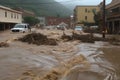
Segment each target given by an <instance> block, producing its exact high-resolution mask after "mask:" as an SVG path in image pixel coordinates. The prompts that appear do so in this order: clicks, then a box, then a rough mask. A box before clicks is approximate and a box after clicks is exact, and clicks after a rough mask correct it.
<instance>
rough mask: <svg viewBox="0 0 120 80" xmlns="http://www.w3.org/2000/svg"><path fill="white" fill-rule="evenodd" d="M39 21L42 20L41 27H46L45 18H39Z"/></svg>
mask: <svg viewBox="0 0 120 80" xmlns="http://www.w3.org/2000/svg"><path fill="white" fill-rule="evenodd" d="M38 19H39V20H40V23H39V25H40V27H44V26H45V25H46V20H45V17H38Z"/></svg>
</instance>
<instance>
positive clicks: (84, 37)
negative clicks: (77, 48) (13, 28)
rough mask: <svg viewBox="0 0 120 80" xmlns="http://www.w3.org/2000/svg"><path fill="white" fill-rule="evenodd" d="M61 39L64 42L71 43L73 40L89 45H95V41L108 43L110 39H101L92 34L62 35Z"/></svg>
mask: <svg viewBox="0 0 120 80" xmlns="http://www.w3.org/2000/svg"><path fill="white" fill-rule="evenodd" d="M61 39H63V40H64V41H71V40H80V41H82V42H88V43H94V42H95V41H107V40H108V39H104V38H100V37H95V36H93V35H92V34H85V35H81V34H77V33H73V34H72V35H66V34H65V35H62V37H61Z"/></svg>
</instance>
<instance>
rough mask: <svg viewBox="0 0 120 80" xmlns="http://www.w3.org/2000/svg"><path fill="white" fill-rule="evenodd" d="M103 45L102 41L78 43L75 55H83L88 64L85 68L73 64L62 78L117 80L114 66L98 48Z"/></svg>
mask: <svg viewBox="0 0 120 80" xmlns="http://www.w3.org/2000/svg"><path fill="white" fill-rule="evenodd" d="M105 45H107V43H104V42H96V43H95V44H88V43H82V44H80V45H79V46H78V47H79V52H78V53H77V54H76V55H83V56H84V57H85V58H86V59H87V60H88V62H89V63H90V66H89V68H87V69H86V68H85V65H81V64H78V65H75V66H73V67H72V68H71V70H70V72H69V73H67V75H66V76H65V77H64V78H63V79H62V80H118V79H117V75H116V71H115V69H114V66H113V65H112V64H111V63H110V62H108V61H107V60H106V59H105V58H104V56H103V54H104V53H103V51H101V50H98V49H99V48H101V47H103V46H105Z"/></svg>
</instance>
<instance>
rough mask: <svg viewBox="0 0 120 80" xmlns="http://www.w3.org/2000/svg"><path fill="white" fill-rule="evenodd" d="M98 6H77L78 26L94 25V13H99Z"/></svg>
mask: <svg viewBox="0 0 120 80" xmlns="http://www.w3.org/2000/svg"><path fill="white" fill-rule="evenodd" d="M99 10H100V9H99V7H98V6H89V5H87V6H76V7H75V9H74V20H75V24H76V25H81V26H85V24H87V25H94V24H95V20H94V13H93V11H94V12H95V13H97V12H98V11H99Z"/></svg>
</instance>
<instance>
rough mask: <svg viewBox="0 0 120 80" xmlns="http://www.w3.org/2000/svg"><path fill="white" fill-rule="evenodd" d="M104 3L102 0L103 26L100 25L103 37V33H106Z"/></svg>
mask: <svg viewBox="0 0 120 80" xmlns="http://www.w3.org/2000/svg"><path fill="white" fill-rule="evenodd" d="M105 3H106V1H105V0H103V15H102V16H103V27H102V37H103V38H105V33H106V20H105V13H106V12H105Z"/></svg>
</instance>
